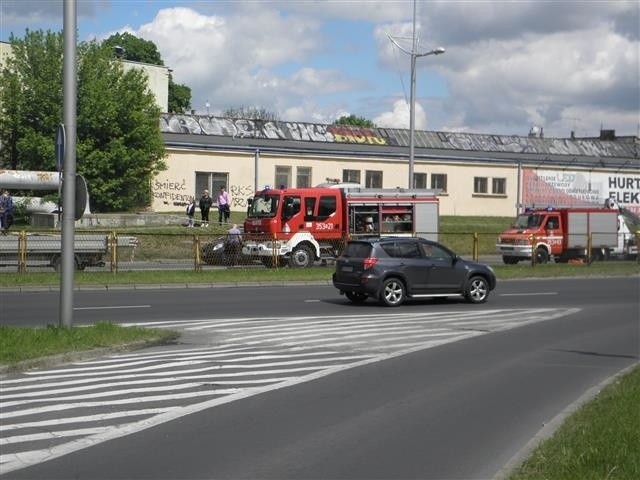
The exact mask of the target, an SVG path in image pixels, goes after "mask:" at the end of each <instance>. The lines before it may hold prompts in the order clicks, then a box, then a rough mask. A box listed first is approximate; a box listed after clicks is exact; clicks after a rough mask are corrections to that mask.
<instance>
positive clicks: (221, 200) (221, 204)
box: [218, 185, 231, 225]
mask: <svg viewBox="0 0 640 480" xmlns="http://www.w3.org/2000/svg"><path fill="white" fill-rule="evenodd" d="M230 214H231V208H230V207H229V194H228V193H227V191H226V190H225V186H224V185H222V186H221V187H220V193H219V194H218V224H219V225H222V221H223V220H224V222H225V223H226V222H228V221H229V215H230Z"/></svg>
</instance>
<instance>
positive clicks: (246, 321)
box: [0, 293, 580, 473]
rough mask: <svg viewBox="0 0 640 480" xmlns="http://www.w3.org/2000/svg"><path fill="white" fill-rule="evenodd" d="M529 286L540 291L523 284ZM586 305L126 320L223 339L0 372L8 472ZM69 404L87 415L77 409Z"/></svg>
mask: <svg viewBox="0 0 640 480" xmlns="http://www.w3.org/2000/svg"><path fill="white" fill-rule="evenodd" d="M533 294H542V293H528V294H527V295H533ZM544 294H555V293H544ZM511 295H514V294H511ZM137 307H138V308H143V306H137ZM117 308H131V307H125V306H120V307H117ZM579 310H580V309H577V308H567V309H555V308H529V309H527V308H521V309H491V310H480V309H464V310H458V311H446V312H427V313H422V312H420V313H415V312H413V313H391V314H390V313H387V312H384V313H375V314H364V315H353V316H352V315H350V316H348V317H345V316H296V317H285V318H264V317H257V318H256V317H252V318H226V319H200V320H194V319H191V320H184V321H165V322H136V323H130V324H123V325H139V326H146V327H157V328H171V329H182V330H191V331H194V332H197V334H198V335H200V336H205V337H206V336H207V335H211V338H212V341H213V342H217V344H213V345H207V346H203V347H191V348H180V349H178V348H167V349H163V350H161V351H158V350H154V351H149V352H144V351H141V352H131V353H128V354H122V355H113V356H111V357H107V358H100V359H96V360H91V361H86V362H80V363H75V364H73V365H71V366H67V367H60V368H55V369H51V370H44V371H36V372H33V371H32V372H26V373H25V374H22V375H20V376H19V377H17V378H10V379H6V380H2V381H0V388H1V389H2V392H3V396H2V398H1V399H0V420H2V422H1V425H2V426H1V428H0V434H1V435H0V437H1V438H0V445H2V454H1V455H0V465H1V466H2V471H3V473H6V472H10V471H13V470H17V469H20V468H24V467H26V466H29V465H33V464H36V463H40V462H43V461H45V460H49V459H52V458H56V457H60V456H63V455H66V454H68V453H71V452H74V451H77V450H81V449H83V448H87V447H89V446H92V445H95V444H97V443H100V442H103V441H106V440H110V439H114V438H118V437H122V436H124V435H128V434H131V433H135V432H138V431H141V430H144V429H147V428H149V427H152V426H155V425H159V424H162V423H165V422H167V421H170V420H173V419H177V418H180V417H182V416H184V415H188V414H191V413H195V412H198V411H202V410H205V409H208V408H212V407H215V406H218V405H223V404H225V403H230V402H233V401H236V400H239V399H242V398H247V397H250V396H253V395H258V394H261V393H264V392H269V391H272V390H276V389H279V388H284V387H288V386H291V385H297V384H299V383H304V382H309V381H312V380H315V379H317V378H321V377H324V376H327V375H331V374H333V373H336V372H340V371H343V370H346V369H350V368H355V367H358V366H362V365H368V364H372V363H375V362H380V361H384V360H386V359H389V358H394V357H398V356H401V355H406V354H408V353H412V352H416V351H420V350H424V349H426V348H431V347H434V346H437V345H442V344H446V343H451V342H456V341H460V340H462V339H467V338H471V337H474V336H478V335H483V334H486V333H490V332H496V331H502V330H507V329H510V328H516V327H518V326H522V325H527V324H530V323H533V322H540V321H547V320H551V319H554V318H558V317H562V316H566V315H571V314H574V313H576V312H578V311H579ZM178 392H179V393H178ZM131 407H134V408H133V409H132V408H131ZM139 407H142V408H139ZM118 408H122V411H120V412H118V411H117V409H118ZM74 412H78V413H81V415H80V414H79V415H78V416H77V417H74V416H73V413H74ZM52 414H55V415H54V416H55V417H56V418H51V417H52ZM38 441H40V442H42V441H46V442H47V446H46V448H42V449H34V442H38ZM36 445H37V443H36Z"/></svg>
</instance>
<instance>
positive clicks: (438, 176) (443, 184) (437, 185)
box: [431, 173, 447, 193]
mask: <svg viewBox="0 0 640 480" xmlns="http://www.w3.org/2000/svg"><path fill="white" fill-rule="evenodd" d="M431 188H433V189H439V190H442V193H446V192H447V175H446V174H445V173H432V174H431Z"/></svg>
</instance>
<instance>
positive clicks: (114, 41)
mask: <svg viewBox="0 0 640 480" xmlns="http://www.w3.org/2000/svg"><path fill="white" fill-rule="evenodd" d="M103 45H105V46H108V47H109V48H111V49H112V50H113V51H114V53H115V54H117V55H118V56H119V57H120V58H122V59H123V60H130V61H132V62H142V63H149V64H151V65H162V66H164V61H163V60H162V56H161V55H160V52H159V51H158V47H157V46H156V44H155V43H153V42H152V41H151V40H144V39H142V38H138V37H136V36H135V35H131V34H130V33H128V32H125V33H116V34H114V35H111V36H110V37H109V38H107V39H106V40H105V41H104V42H103ZM116 48H119V49H121V50H118V52H116ZM168 108H169V111H170V112H174V113H185V112H188V111H189V110H191V88H189V87H188V86H186V85H183V84H178V83H175V82H174V81H173V76H172V75H169V101H168Z"/></svg>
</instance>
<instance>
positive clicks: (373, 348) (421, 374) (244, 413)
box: [2, 278, 640, 479]
mask: <svg viewBox="0 0 640 480" xmlns="http://www.w3.org/2000/svg"><path fill="white" fill-rule="evenodd" d="M639 286H640V284H639V281H638V278H607V279H564V280H560V279H558V280H529V281H510V282H502V283H501V284H500V285H499V288H498V289H497V290H496V291H495V292H493V295H492V297H491V298H490V300H489V302H488V303H487V304H485V305H481V306H471V305H466V304H464V303H460V302H455V301H454V302H432V301H423V302H414V303H411V304H408V305H406V306H403V307H400V308H398V309H389V308H383V307H379V306H377V305H374V304H365V305H364V306H353V305H350V304H348V303H347V302H346V300H345V299H344V298H342V297H339V296H337V294H336V292H335V291H334V290H333V288H331V287H329V286H318V285H314V286H297V287H241V288H210V289H199V288H194V289H159V290H148V289H144V290H136V291H131V290H111V291H108V292H107V291H82V292H76V297H75V298H76V308H77V309H78V310H76V311H75V315H76V317H77V318H76V320H77V322H79V323H84V322H87V323H89V322H93V321H98V320H104V319H110V320H114V321H118V322H123V323H127V324H131V323H133V322H135V323H142V324H154V325H156V326H164V327H167V328H184V329H193V330H190V335H191V336H190V337H189V338H192V339H193V338H194V333H195V334H196V336H197V340H198V341H197V342H194V343H193V344H189V345H186V346H187V347H189V348H193V347H194V346H195V345H197V344H198V343H200V344H206V345H211V346H214V347H215V348H214V351H219V350H220V349H222V348H228V347H229V346H230V345H236V346H241V347H242V348H251V349H264V348H265V347H266V346H267V345H268V346H269V347H270V348H273V349H276V348H277V349H280V350H279V351H284V350H285V349H286V350H287V351H288V352H291V351H295V352H294V353H295V354H296V355H298V357H295V358H302V355H309V354H310V353H309V351H310V349H312V350H314V352H315V351H317V350H319V349H320V350H323V349H324V350H329V349H330V350H332V351H335V352H337V353H339V354H340V355H342V356H343V357H341V358H346V357H344V356H348V355H355V354H358V355H360V356H361V357H362V359H360V360H358V361H355V360H353V359H352V360H348V361H347V360H344V359H343V360H340V361H339V360H337V358H338V357H336V356H334V357H333V358H334V363H333V365H332V366H330V367H325V368H323V369H319V370H316V371H314V372H313V374H308V373H306V374H304V375H302V374H301V376H298V377H296V378H291V379H289V380H288V381H285V382H282V383H277V384H274V385H271V386H270V387H269V388H265V389H263V390H260V391H259V392H254V393H252V394H249V393H247V391H246V390H245V391H244V393H242V394H239V393H240V392H238V393H237V394H236V396H234V395H233V394H229V395H228V396H227V397H221V398H217V399H216V400H215V401H209V402H210V403H207V401H204V402H202V403H200V404H197V406H194V405H195V404H189V405H182V406H181V407H182V409H183V410H184V412H183V413H180V414H179V413H175V412H176V411H177V410H178V409H173V410H172V412H173V413H172V416H168V417H167V418H166V419H165V420H166V421H158V422H155V423H153V422H150V423H147V424H146V425H144V426H143V427H144V428H143V427H140V428H132V429H131V430H130V431H129V432H128V433H129V434H127V435H122V436H114V437H111V438H106V439H105V441H102V442H99V441H96V437H93V439H91V438H89V439H88V440H87V441H86V442H85V444H84V445H82V446H81V447H80V446H78V445H77V444H76V446H77V447H78V448H76V449H73V448H69V449H68V453H67V454H65V455H61V456H58V457H55V458H53V459H51V460H50V461H46V462H44V463H39V462H36V463H34V464H32V465H31V466H27V467H25V468H21V469H16V470H13V471H11V472H10V474H9V475H8V477H10V478H47V479H56V478H109V479H117V478H123V479H124V478H127V479H131V478H154V479H195V478H221V479H224V478H227V479H241V478H247V479H249V478H251V479H261V478H264V479H267V478H270V479H271V478H272V479H284V478H292V479H300V478H305V479H306V478H309V479H312V478H318V479H337V478H343V479H356V478H362V479H365V478H366V479H374V478H379V479H392V478H415V479H428V478H433V479H443V478H452V479H453V478H455V479H459V478H476V479H484V478H492V477H493V476H494V475H495V473H496V472H497V471H498V470H499V469H500V468H501V467H502V466H503V465H504V464H505V463H506V462H508V460H509V459H510V458H512V456H513V455H514V454H516V453H517V452H518V451H519V450H520V449H521V448H522V447H523V446H524V445H525V444H526V443H527V442H528V441H529V440H530V439H531V438H532V437H533V436H534V435H535V434H536V432H538V431H539V429H540V428H542V426H543V425H544V424H545V423H547V422H549V421H550V420H551V419H553V418H554V417H555V416H556V415H558V414H559V413H560V412H562V411H563V410H564V409H565V408H566V407H567V406H568V405H570V404H571V403H572V402H574V401H575V400H576V399H578V398H579V397H580V396H581V395H582V394H583V393H584V392H585V391H587V390H588V389H589V388H591V387H593V386H594V385H597V384H599V383H600V382H602V381H603V380H605V379H606V378H608V377H610V376H611V375H613V374H615V373H617V372H619V371H620V370H622V369H623V368H625V367H627V366H629V365H631V364H633V363H637V362H638V359H639V357H640V347H639V345H638V339H639V338H640V336H639V334H640V328H639V325H638V323H639V322H638V318H640V306H639V292H640V290H639ZM56 295H57V293H56V292H23V293H19V292H5V293H3V303H4V305H3V310H2V311H3V315H2V317H3V319H2V322H3V323H12V324H38V322H40V324H41V323H42V316H43V315H44V316H47V315H49V316H50V312H51V304H52V303H55V302H56V301H57V297H56ZM5 299H6V300H8V302H4V300H5ZM18 305H22V308H18V307H17V306H18ZM47 305H48V308H47ZM5 312H6V313H8V315H5V314H4V313H5ZM47 312H49V313H47ZM34 318H35V320H34ZM38 318H40V319H39V320H38ZM233 319H235V321H233ZM374 319H375V321H376V322H378V323H376V324H375V328H374V329H373V330H369V332H371V331H375V336H373V335H374V334H372V333H370V335H372V336H371V337H367V338H366V340H364V339H360V340H359V341H356V337H360V336H363V334H362V333H361V332H362V331H361V330H359V331H358V332H359V333H358V334H356V333H354V330H353V328H354V324H357V325H358V326H359V327H361V326H362V324H364V323H366V322H369V321H373V320H374ZM158 322H162V323H158ZM394 322H395V323H394ZM411 322H417V323H418V324H419V325H420V327H421V328H423V329H424V328H426V325H429V327H428V328H429V332H428V335H429V337H426V336H425V337H424V339H422V337H421V335H423V332H421V331H416V330H415V329H414V330H407V329H404V330H403V328H406V326H405V325H408V324H409V323H411ZM254 324H256V325H259V326H253V325H254ZM392 324H393V333H391V331H390V330H389V332H388V333H387V334H386V336H382V335H383V333H382V332H383V331H384V329H385V328H386V327H388V326H390V325H392ZM398 325H399V326H398ZM311 327H314V330H313V334H311V333H309V330H308V328H309V329H310V328H311ZM315 327H317V328H315ZM253 328H257V329H259V330H250V329H253ZM337 328H341V329H342V330H338V331H337V332H338V333H335V331H334V329H337ZM243 329H246V330H247V333H245V334H244V335H245V336H243V337H240V336H239V333H238V332H239V331H241V330H243ZM249 330H250V332H249ZM285 330H286V332H287V333H286V335H285V333H284V331H285ZM256 332H260V333H259V335H256ZM424 334H425V335H426V332H424ZM437 335H442V337H436V336H437ZM256 337H258V338H259V339H258V340H255V338H256ZM434 338H439V340H437V341H435V340H434ZM241 339H242V340H241ZM251 339H253V340H251ZM411 341H413V342H414V343H413V344H412V345H413V346H411V347H407V346H406V345H407V342H411ZM338 345H340V346H338ZM183 347H184V346H176V347H173V348H174V349H178V350H177V351H180V350H179V349H180V348H183ZM303 347H304V348H303ZM256 352H257V350H256ZM257 358H258V354H257V353H255V355H254V360H253V361H254V363H253V368H255V369H258V368H264V367H261V366H259V365H258V360H257ZM128 360H131V359H130V358H128ZM297 361H300V360H297ZM350 362H351V363H350ZM102 368H104V367H102ZM120 368H124V367H120ZM172 368H175V367H172ZM269 368H273V367H269ZM62 374H64V372H62ZM305 375H306V376H305ZM3 390H4V387H3ZM4 391H5V392H6V390H4ZM136 401H140V399H139V398H138V399H136ZM111 408H113V407H111ZM3 410H4V411H5V412H7V411H8V410H7V409H6V408H4V409H3ZM187 413H188V414H187ZM4 423H6V421H3V424H4ZM92 445H93V446H92ZM5 451H6V448H5ZM32 451H33V450H32ZM54 451H55V449H53V448H52V449H51V450H50V451H49V453H50V454H51V453H53V452H54ZM3 455H6V453H3ZM25 458H27V457H25Z"/></svg>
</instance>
